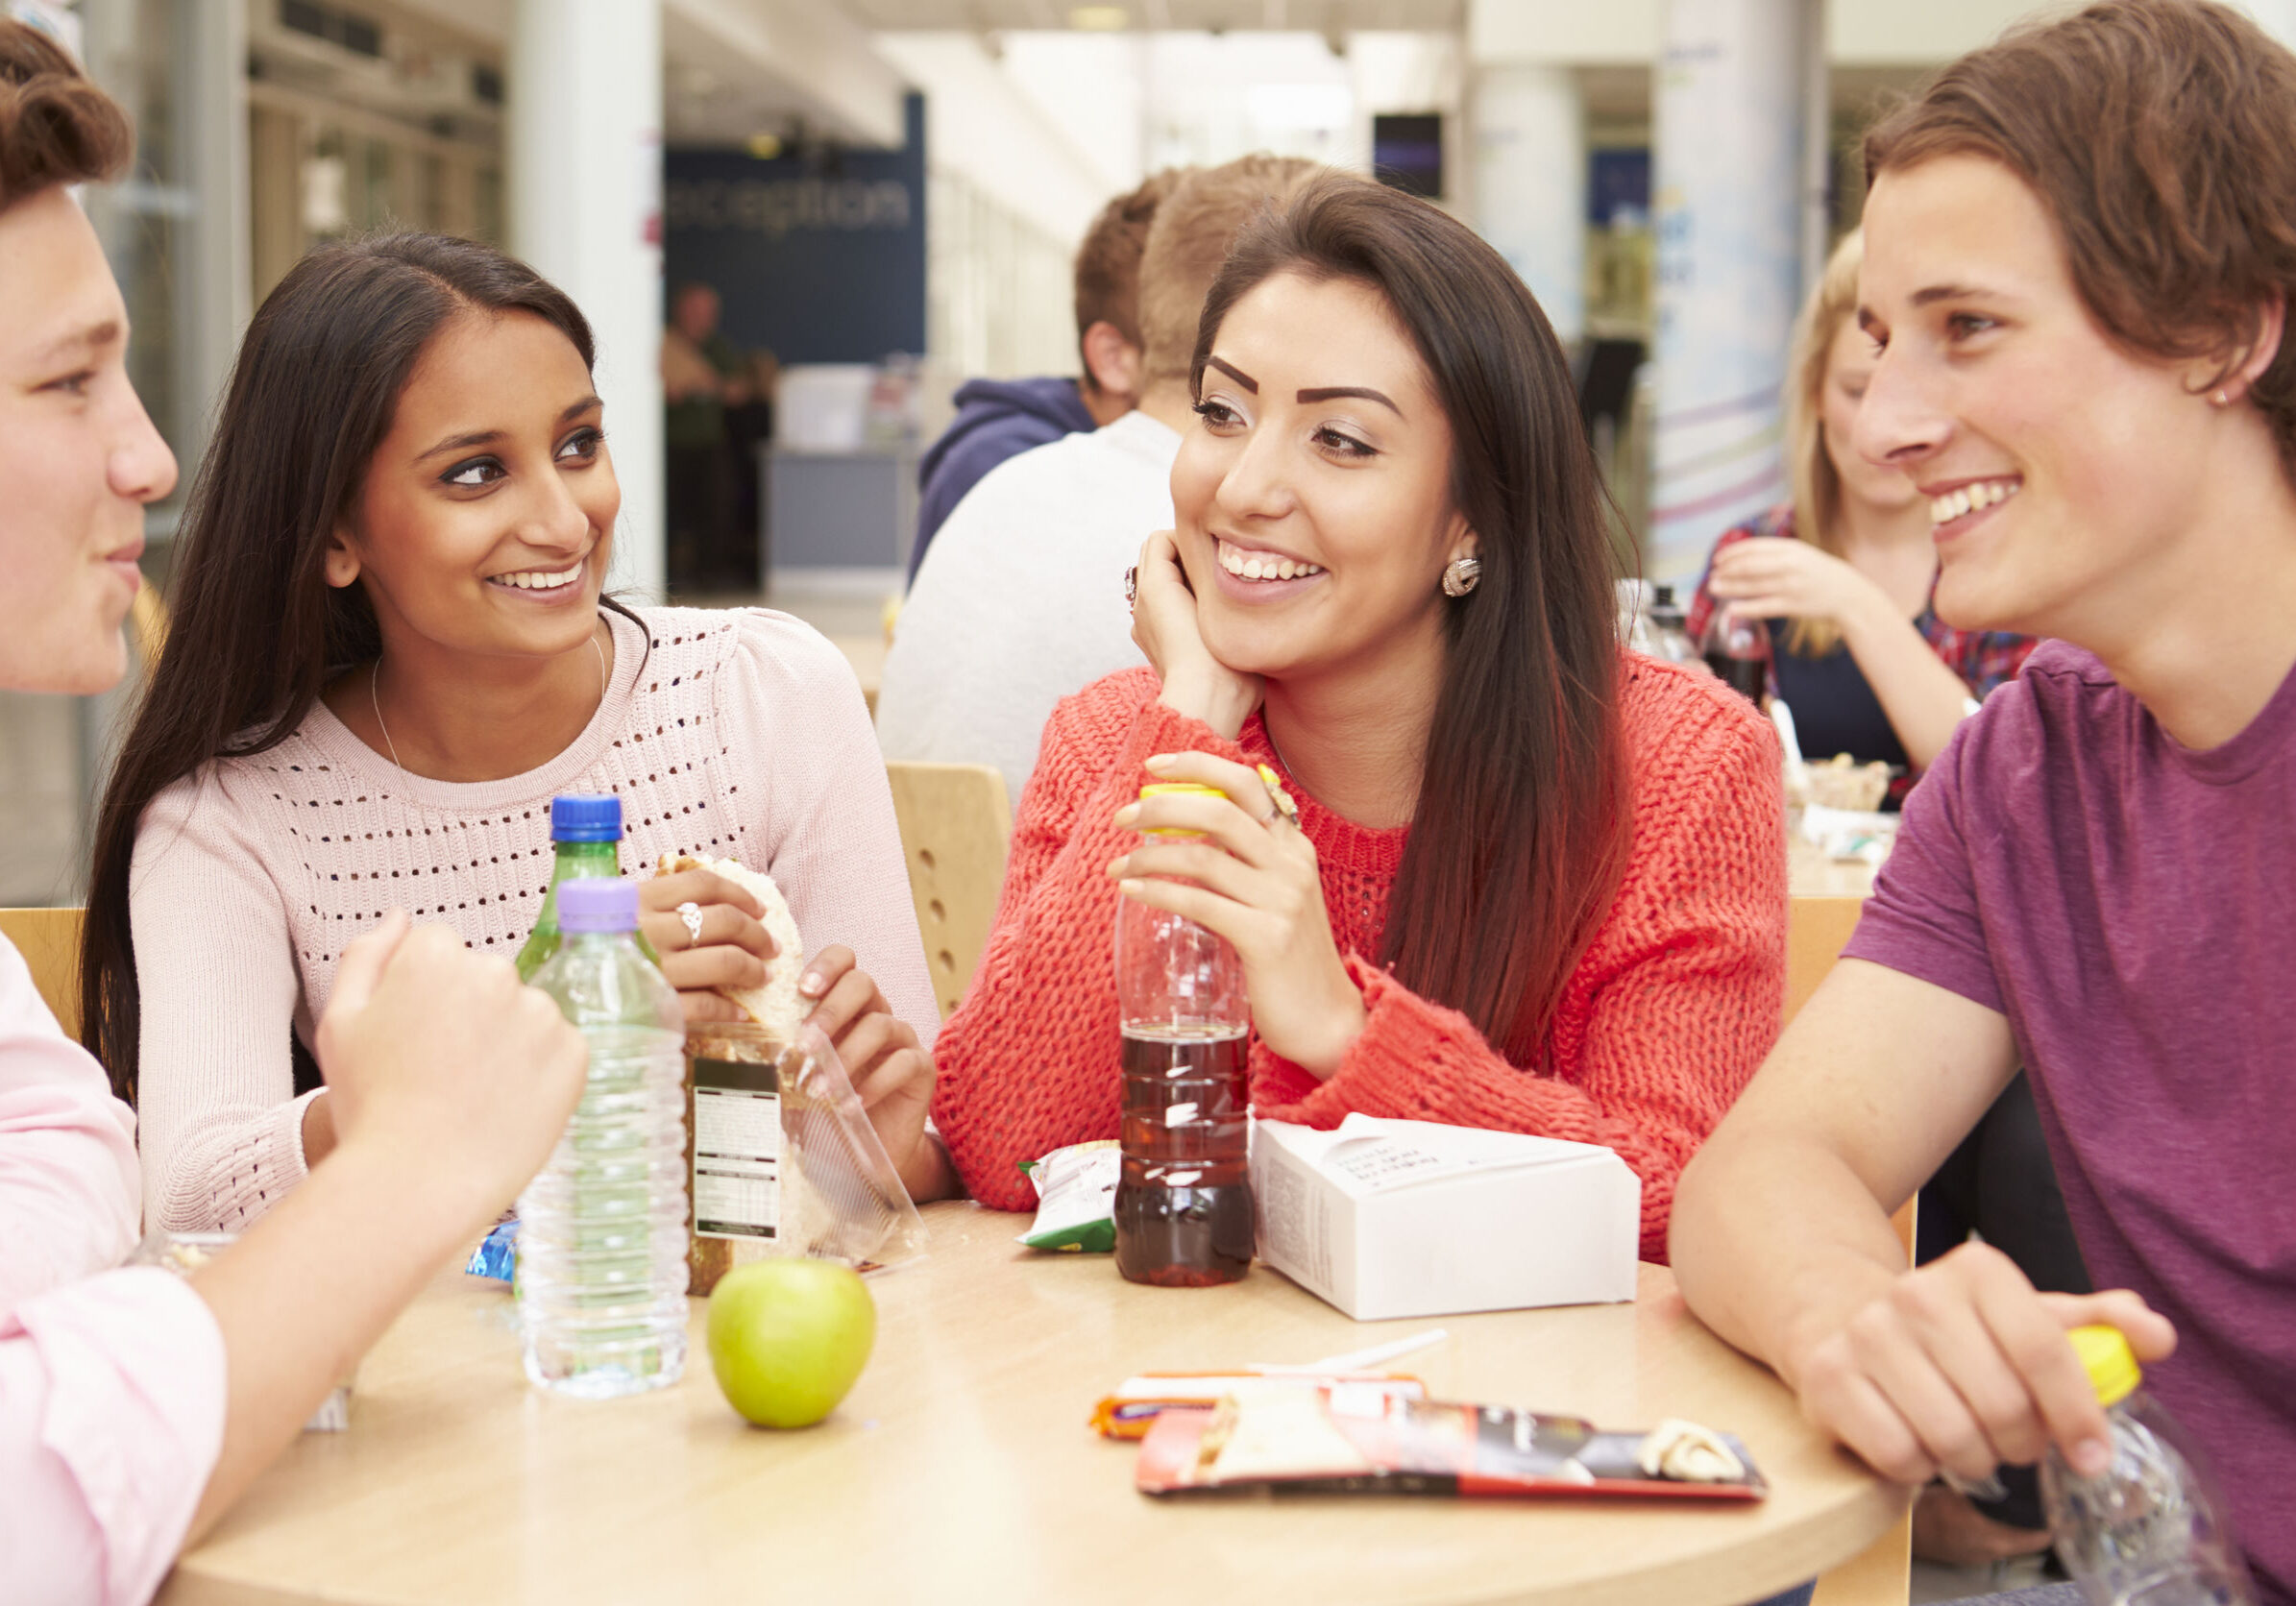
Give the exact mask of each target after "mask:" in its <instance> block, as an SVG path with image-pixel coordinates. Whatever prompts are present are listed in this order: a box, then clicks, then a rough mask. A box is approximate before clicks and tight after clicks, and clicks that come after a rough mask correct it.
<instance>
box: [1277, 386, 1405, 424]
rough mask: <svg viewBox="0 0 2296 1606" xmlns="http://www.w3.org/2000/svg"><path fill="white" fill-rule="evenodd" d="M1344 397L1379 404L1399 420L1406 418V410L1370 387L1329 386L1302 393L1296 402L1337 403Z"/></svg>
mask: <svg viewBox="0 0 2296 1606" xmlns="http://www.w3.org/2000/svg"><path fill="white" fill-rule="evenodd" d="M1343 396H1360V397H1361V398H1363V400H1364V401H1377V402H1378V403H1379V404H1380V406H1382V407H1384V408H1386V409H1387V410H1388V411H1389V412H1391V413H1393V414H1394V415H1395V416H1396V417H1397V418H1401V417H1403V416H1404V410H1403V409H1402V408H1401V407H1399V406H1397V405H1396V404H1395V403H1394V402H1392V401H1388V400H1387V398H1386V397H1384V396H1382V395H1380V393H1379V392H1378V391H1376V390H1373V389H1372V388H1371V387H1370V386H1368V385H1327V386H1326V387H1325V388H1324V389H1322V390H1304V391H1302V392H1300V394H1299V396H1298V397H1297V398H1295V400H1297V401H1338V400H1339V399H1340V398H1341V397H1343Z"/></svg>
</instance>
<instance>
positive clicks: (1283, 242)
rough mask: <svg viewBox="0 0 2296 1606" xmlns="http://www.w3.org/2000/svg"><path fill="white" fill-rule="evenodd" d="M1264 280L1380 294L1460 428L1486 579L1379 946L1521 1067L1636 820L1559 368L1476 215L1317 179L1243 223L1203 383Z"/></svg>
mask: <svg viewBox="0 0 2296 1606" xmlns="http://www.w3.org/2000/svg"><path fill="white" fill-rule="evenodd" d="M1279 274H1296V275H1298V276H1300V277H1302V278H1304V279H1307V280H1310V281H1313V282H1322V281H1329V280H1352V281H1355V282H1357V283H1361V284H1365V285H1368V286H1370V287H1371V288H1373V289H1375V290H1377V291H1378V292H1379V293H1380V295H1381V296H1382V297H1383V298H1385V300H1386V303H1387V305H1388V307H1389V308H1390V309H1391V310H1392V311H1393V313H1394V314H1395V317H1396V319H1397V321H1398V322H1399V323H1400V324H1401V325H1402V327H1403V328H1404V329H1405V330H1406V331H1408V333H1409V335H1410V339H1411V344H1412V346H1413V347H1414V348H1415V349H1416V351H1417V352H1418V353H1419V359H1420V361H1421V362H1422V363H1424V364H1425V365H1426V368H1427V373H1428V377H1429V383H1430V385H1431V387H1432V389H1433V390H1434V393H1435V396H1436V399H1437V401H1439V402H1440V403H1441V405H1442V407H1443V412H1444V416H1445V417H1446V418H1447V419H1448V420H1449V421H1450V424H1451V429H1452V438H1453V443H1454V445H1453V461H1452V466H1451V497H1452V501H1453V505H1454V506H1455V507H1456V508H1457V509H1458V510H1459V512H1461V513H1462V514H1464V515H1465V516H1466V519H1467V522H1468V523H1469V524H1470V525H1472V526H1473V528H1474V529H1475V531H1476V533H1477V535H1478V537H1479V538H1480V540H1479V543H1478V552H1479V555H1480V557H1481V559H1482V578H1481V583H1480V584H1479V585H1478V587H1477V588H1476V589H1475V591H1473V592H1472V593H1471V594H1469V595H1468V596H1464V597H1460V598H1457V599H1455V600H1452V601H1449V602H1447V603H1446V604H1445V614H1444V620H1445V629H1446V631H1447V634H1448V642H1449V650H1448V652H1447V653H1446V654H1445V659H1444V669H1443V686H1442V690H1441V692H1440V693H1438V696H1437V700H1436V705H1435V718H1434V722H1433V725H1432V726H1431V728H1430V729H1429V732H1428V743H1427V755H1426V760H1425V763H1424V766H1423V767H1422V770H1421V779H1420V785H1419V800H1418V803H1417V805H1416V807H1415V808H1414V810H1413V812H1412V815H1411V829H1410V835H1409V838H1408V840H1407V842H1406V844H1405V846H1404V858H1403V864H1402V866H1401V867H1400V869H1399V870H1398V871H1397V874H1396V879H1395V887H1394V889H1393V890H1392V891H1391V892H1390V894H1389V897H1388V906H1387V908H1388V913H1387V931H1386V936H1385V937H1384V939H1383V940H1382V943H1381V949H1380V959H1381V961H1382V962H1384V963H1385V964H1386V965H1387V966H1388V967H1389V969H1390V970H1391V971H1392V972H1393V973H1394V975H1395V976H1396V978H1397V979H1398V980H1400V981H1401V982H1403V984H1404V986H1408V987H1410V988H1411V989H1412V990H1413V991H1415V992H1417V993H1419V994H1421V995H1422V996H1424V997H1428V998H1431V999H1434V1000H1435V1001H1436V1002H1438V1003H1441V1004H1447V1005H1450V1006H1451V1007H1452V1008H1453V1009H1455V1010H1459V1011H1460V1012H1461V1013H1462V1014H1464V1015H1466V1016H1467V1018H1468V1019H1470V1020H1472V1021H1473V1022H1474V1023H1475V1025H1476V1027H1477V1029H1478V1031H1480V1032H1481V1033H1482V1034H1483V1037H1484V1040H1485V1041H1487V1042H1488V1043H1490V1045H1491V1046H1492V1047H1493V1048H1495V1049H1497V1050H1498V1051H1499V1052H1500V1053H1502V1055H1504V1056H1505V1057H1506V1058H1507V1059H1508V1060H1509V1061H1511V1062H1512V1063H1514V1064H1517V1065H1521V1066H1525V1067H1528V1068H1533V1069H1535V1068H1538V1067H1540V1066H1541V1065H1542V1064H1543V1063H1544V1061H1545V1059H1546V1034H1547V1029H1548V1026H1549V1024H1550V1023H1551V1021H1552V1019H1553V1017H1554V1012H1555V1009H1556V1006H1557V1005H1558V1004H1559V1003H1560V1001H1561V998H1562V994H1563V989H1564V987H1565V986H1567V985H1568V983H1569V981H1570V978H1571V973H1572V971H1573V970H1575V968H1576V967H1577V963H1578V960H1579V957H1580V956H1581V955H1582V954H1583V953H1584V952H1585V950H1586V945H1587V943H1588V941H1589V940H1590V939H1591V938H1592V937H1593V935H1594V931H1595V927H1596V926H1597V924H1598V923H1599V922H1600V917H1601V915H1602V913H1603V912H1604V911H1605V910H1607V909H1608V908H1609V907H1610V902H1611V898H1612V895H1613V894H1614V893H1615V892H1616V891H1617V888H1618V882H1619V876H1620V874H1621V871H1622V869H1623V868H1624V862H1625V857H1626V845H1627V837H1628V832H1629V829H1630V826H1631V818H1630V813H1631V803H1630V797H1629V789H1628V782H1627V767H1626V745H1625V737H1624V731H1623V730H1622V728H1621V725H1620V720H1619V712H1618V703H1619V683H1620V648H1619V641H1618V625H1617V620H1616V614H1615V609H1614V603H1613V597H1614V596H1615V591H1614V584H1615V582H1616V580H1617V578H1618V559H1617V556H1616V547H1614V546H1613V545H1612V542H1611V539H1610V531H1609V525H1608V523H1607V521H1606V519H1605V515H1604V493H1603V490H1602V482H1601V476H1600V474H1599V473H1598V471H1597V469H1596V466H1595V458H1594V453H1593V451H1592V450H1590V449H1589V448H1588V445H1587V439H1586V430H1585V427H1584V426H1583V425H1582V424H1581V423H1580V422H1579V416H1578V398H1577V391H1576V388H1575V386H1574V384H1573V383H1572V378H1571V365H1570V362H1569V359H1568V358H1567V357H1565V356H1564V354H1563V349H1562V345H1561V343H1560V342H1559V341H1557V340H1556V339H1555V337H1554V330H1553V329H1552V328H1551V327H1550V326H1549V324H1548V322H1547V316H1546V314H1545V313H1544V312H1542V311H1540V310H1539V304H1538V302H1537V301H1536V300H1535V299H1534V298H1533V297H1532V295H1531V293H1530V291H1529V290H1528V289H1527V288H1526V287H1525V286H1524V283H1523V280H1520V279H1518V278H1517V277H1516V276H1515V273H1514V270H1512V269H1511V268H1509V267H1508V266H1507V265H1506V262H1505V260H1504V258H1502V257H1501V256H1500V255H1499V254H1498V253H1497V252H1496V251H1494V250H1492V249H1491V247H1490V246H1489V245H1487V244H1486V243H1484V241H1483V240H1482V238H1481V237H1480V236H1479V235H1478V234H1477V233H1476V232H1475V231H1473V230H1471V229H1469V228H1468V227H1467V226H1466V225H1465V224H1463V223H1460V222H1459V221H1458V220H1456V219H1455V218H1453V217H1452V216H1450V215H1449V214H1448V213H1446V212H1444V211H1442V210H1440V209H1439V208H1437V207H1431V206H1429V204H1428V203H1426V202H1424V201H1419V200H1414V199H1413V198H1412V197H1410V196H1407V195H1404V194H1403V193H1402V192H1401V191H1399V190H1394V189H1390V188H1388V187H1387V186H1385V185H1383V184H1376V183H1369V182H1367V181H1365V180H1362V179H1356V178H1350V177H1347V176H1345V175H1341V174H1327V175H1325V176H1323V177H1320V178H1317V179H1315V180H1313V181H1312V182H1310V183H1307V185H1306V186H1305V187H1303V188H1302V189H1300V190H1299V191H1298V192H1296V193H1295V194H1294V195H1293V196H1292V197H1291V198H1290V199H1289V200H1288V201H1286V202H1283V203H1281V204H1279V205H1277V206H1274V207H1269V208H1268V209H1266V210H1264V211H1262V212H1261V213H1260V214H1259V215H1258V217H1257V218H1255V219H1254V220H1253V221H1252V222H1251V223H1249V224H1247V225H1246V226H1245V227H1244V229H1243V231H1242V232H1241V233H1240V234H1238V235H1237V237H1236V241H1235V246H1234V249H1233V251H1232V252H1231V253H1230V254H1229V256H1228V260H1227V262H1226V264H1225V265H1224V266H1223V267H1222V268H1221V270H1220V274H1219V277H1218V278H1217V279H1216V280H1214V281H1213V283H1212V287H1211V293H1210V295H1209V297H1207V298H1206V301H1205V304H1204V317H1203V321H1202V323H1201V324H1200V326H1199V327H1198V330H1197V335H1196V350H1195V358H1194V362H1193V364H1192V365H1191V368H1190V372H1189V384H1190V386H1191V388H1194V389H1196V390H1197V391H1198V393H1199V394H1201V387H1202V383H1203V377H1204V365H1205V361H1206V359H1207V358H1209V356H1210V355H1211V347H1212V342H1213V340H1214V338H1215V337H1216V336H1217V335H1218V334H1219V330H1220V325H1221V323H1222V321H1223V320H1224V319H1226V317H1227V316H1228V312H1229V310H1230V308H1232V307H1233V306H1234V305H1235V304H1236V302H1237V301H1238V300H1240V299H1241V298H1242V297H1243V296H1244V295H1245V294H1247V293H1248V292H1249V291H1251V290H1252V289H1253V288H1254V287H1255V286H1256V285H1258V284H1260V283H1261V282H1263V281H1265V280H1269V279H1272V278H1274V277H1276V276H1277V275H1279Z"/></svg>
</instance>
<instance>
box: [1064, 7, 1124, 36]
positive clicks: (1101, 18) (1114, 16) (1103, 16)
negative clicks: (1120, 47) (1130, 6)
mask: <svg viewBox="0 0 2296 1606" xmlns="http://www.w3.org/2000/svg"><path fill="white" fill-rule="evenodd" d="M1068 26H1069V27H1071V28H1078V29H1082V30H1083V31H1085V32H1086V33H1088V34H1119V33H1122V32H1123V31H1124V30H1125V29H1127V28H1129V27H1131V26H1132V13H1131V12H1128V11H1126V10H1125V9H1124V8H1123V7H1122V6H1071V7H1069V8H1068Z"/></svg>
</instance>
